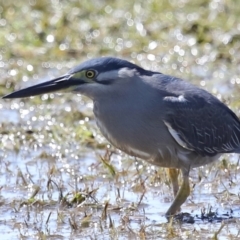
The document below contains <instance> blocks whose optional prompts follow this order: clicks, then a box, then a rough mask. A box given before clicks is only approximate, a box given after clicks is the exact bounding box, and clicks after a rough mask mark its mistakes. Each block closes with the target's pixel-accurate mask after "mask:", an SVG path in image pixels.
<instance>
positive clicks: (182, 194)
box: [166, 169, 190, 217]
mask: <svg viewBox="0 0 240 240" xmlns="http://www.w3.org/2000/svg"><path fill="white" fill-rule="evenodd" d="M182 175H183V183H182V186H181V188H180V189H179V191H178V193H177V196H176V197H175V199H174V201H173V203H172V205H171V206H170V208H169V209H168V210H167V212H166V216H167V217H169V216H171V215H174V214H175V213H176V212H177V211H179V209H180V207H181V205H182V204H183V203H184V202H185V201H186V199H187V197H188V196H189V194H190V186H189V171H188V170H183V169H182Z"/></svg>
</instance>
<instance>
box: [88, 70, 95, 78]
mask: <svg viewBox="0 0 240 240" xmlns="http://www.w3.org/2000/svg"><path fill="white" fill-rule="evenodd" d="M95 75H96V73H95V71H93V70H87V71H86V77H87V78H94V77H95Z"/></svg>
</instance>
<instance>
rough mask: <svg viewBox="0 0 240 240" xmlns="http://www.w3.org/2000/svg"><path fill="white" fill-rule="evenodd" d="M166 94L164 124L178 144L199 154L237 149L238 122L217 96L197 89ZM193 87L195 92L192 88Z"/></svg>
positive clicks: (238, 147)
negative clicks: (179, 93)
mask: <svg viewBox="0 0 240 240" xmlns="http://www.w3.org/2000/svg"><path fill="white" fill-rule="evenodd" d="M191 90H192V91H193V92H185V93H184V94H183V95H176V94H174V96H172V95H170V96H166V97H164V103H165V105H166V118H165V119H164V123H165V125H166V126H167V128H168V130H169V132H170V133H171V135H172V136H173V138H174V139H175V140H176V141H177V142H178V144H180V145H181V146H182V147H184V148H187V149H189V150H192V151H196V152H197V153H199V154H201V155H202V156H214V155H216V154H218V153H227V152H228V153H229V152H239V150H240V122H239V120H238V118H237V116H236V115H235V114H234V113H233V112H232V111H231V110H230V109H229V108H228V107H227V106H225V105H224V104H223V103H221V102H220V101H219V100H218V99H217V98H215V97H213V96H212V95H211V94H209V93H207V92H206V91H204V90H201V89H198V88H196V89H191ZM195 90H196V93H194V91H195Z"/></svg>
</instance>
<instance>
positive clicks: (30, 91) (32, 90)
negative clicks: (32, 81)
mask: <svg viewBox="0 0 240 240" xmlns="http://www.w3.org/2000/svg"><path fill="white" fill-rule="evenodd" d="M83 83H84V81H82V80H79V79H76V78H75V79H74V77H73V75H71V74H67V75H64V76H61V77H59V78H56V79H53V80H51V81H48V82H44V83H40V84H37V85H35V86H32V87H28V88H24V89H21V90H18V91H15V92H13V93H10V94H8V95H6V96H4V97H3V98H24V97H31V96H36V95H40V94H44V93H50V92H56V91H60V90H65V89H69V90H71V88H74V86H78V85H80V84H83Z"/></svg>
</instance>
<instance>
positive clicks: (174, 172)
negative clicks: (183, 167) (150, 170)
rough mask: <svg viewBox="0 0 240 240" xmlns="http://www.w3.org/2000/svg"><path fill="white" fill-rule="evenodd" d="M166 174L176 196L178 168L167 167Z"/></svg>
mask: <svg viewBox="0 0 240 240" xmlns="http://www.w3.org/2000/svg"><path fill="white" fill-rule="evenodd" d="M168 175H169V178H170V180H171V183H172V188H173V194H174V197H176V196H177V193H178V190H179V185H178V175H179V170H178V169H176V168H168Z"/></svg>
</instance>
